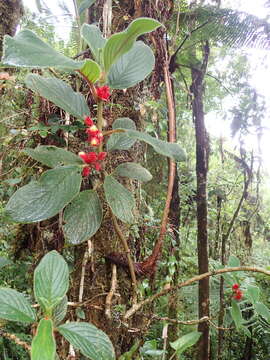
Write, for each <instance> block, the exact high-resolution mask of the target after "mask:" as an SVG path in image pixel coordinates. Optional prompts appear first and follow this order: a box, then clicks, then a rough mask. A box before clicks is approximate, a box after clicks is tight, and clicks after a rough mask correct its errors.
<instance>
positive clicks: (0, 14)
mask: <svg viewBox="0 0 270 360" xmlns="http://www.w3.org/2000/svg"><path fill="white" fill-rule="evenodd" d="M22 15H23V5H22V0H4V1H1V2H0V58H1V56H2V45H3V37H4V35H10V36H14V35H15V32H16V29H17V26H18V24H19V21H20V18H21V17H22Z"/></svg>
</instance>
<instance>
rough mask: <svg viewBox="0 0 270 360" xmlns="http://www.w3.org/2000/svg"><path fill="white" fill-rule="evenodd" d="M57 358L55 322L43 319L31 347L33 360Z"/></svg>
mask: <svg viewBox="0 0 270 360" xmlns="http://www.w3.org/2000/svg"><path fill="white" fill-rule="evenodd" d="M55 356H56V343H55V339H54V335H53V322H52V320H50V319H48V320H47V319H41V320H40V322H39V324H38V328H37V333H36V336H35V337H34V339H33V341H32V345H31V360H55Z"/></svg>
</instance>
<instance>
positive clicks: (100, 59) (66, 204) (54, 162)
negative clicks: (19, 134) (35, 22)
mask: <svg viewBox="0 0 270 360" xmlns="http://www.w3.org/2000/svg"><path fill="white" fill-rule="evenodd" d="M159 26H161V24H160V23H159V22H158V21H156V20H153V19H150V18H138V19H136V20H134V21H133V22H132V23H131V24H130V25H129V26H128V28H127V29H126V30H125V31H122V32H120V33H117V34H114V35H112V36H111V37H110V38H109V39H105V38H104V37H103V36H102V34H101V32H100V30H99V28H98V27H97V26H96V25H88V24H84V25H83V26H82V28H81V36H82V38H83V39H84V41H85V42H86V43H87V44H88V46H89V48H90V51H91V53H92V56H93V58H94V59H95V60H92V59H86V60H83V61H76V60H73V59H70V58H68V57H66V56H64V55H62V54H60V53H58V52H57V51H56V50H54V49H53V48H51V47H50V46H49V45H47V44H46V43H44V42H43V41H42V40H41V39H40V38H39V37H37V36H36V35H35V34H34V33H33V32H32V31H30V30H23V31H21V32H19V33H18V34H17V35H16V36H15V37H14V38H11V37H10V36H6V37H5V41H4V55H3V58H2V62H3V64H4V65H5V66H17V67H27V68H31V69H45V68H48V67H54V68H55V70H56V71H65V72H74V71H75V72H77V73H78V74H79V76H80V77H82V78H83V79H84V80H85V81H86V82H87V84H88V85H89V88H90V90H91V92H92V96H93V98H94V100H96V102H97V121H96V123H95V122H94V121H93V120H92V119H91V118H90V111H89V108H88V105H87V101H86V99H85V97H84V95H83V94H81V93H79V92H75V91H74V90H73V89H72V87H71V86H70V85H69V84H67V83H66V82H65V81H63V80H60V78H56V77H44V76H41V75H38V74H32V73H31V74H29V75H27V77H26V79H25V84H26V86H27V87H28V88H29V89H31V90H32V91H33V92H36V93H38V94H39V95H40V96H42V97H44V98H45V99H47V100H49V101H51V102H53V103H54V104H55V105H57V106H58V107H59V108H61V109H63V110H64V111H65V112H66V113H68V114H69V115H72V116H73V118H75V119H76V121H79V122H81V123H82V127H83V121H84V122H85V126H86V132H87V134H88V139H87V141H88V143H89V145H90V146H91V147H95V146H96V147H98V150H97V151H91V152H89V153H86V154H85V153H79V156H78V155H76V154H74V153H72V152H70V151H68V150H65V149H63V148H59V147H56V146H53V145H50V146H47V145H41V146H38V147H36V148H35V149H31V148H26V149H24V150H23V151H24V153H25V154H26V155H28V156H30V157H31V158H32V159H34V160H36V161H38V162H39V163H41V164H42V165H43V166H46V167H48V168H51V169H49V170H46V171H45V172H43V174H42V175H41V177H40V178H39V179H35V180H32V181H31V182H30V183H29V184H27V185H25V186H23V187H22V188H20V189H19V190H17V191H16V192H15V193H14V194H13V196H12V197H11V198H10V200H9V202H8V204H7V206H6V210H7V212H8V214H9V215H10V216H11V217H12V218H13V219H14V220H15V221H17V222H21V223H33V222H38V221H43V220H46V219H49V218H51V217H53V216H55V215H57V214H58V213H59V212H62V210H64V216H63V220H64V225H63V228H62V229H63V232H64V235H65V238H66V240H67V241H68V242H69V243H71V244H80V243H82V242H84V241H86V240H88V239H89V238H91V237H92V236H93V235H94V234H95V233H96V232H97V231H98V229H99V228H100V226H101V224H102V207H103V206H102V201H101V199H100V196H99V192H98V191H97V188H99V187H100V188H101V187H102V186H103V191H104V193H105V199H106V202H107V203H108V205H109V207H110V208H111V211H112V212H113V214H114V215H115V216H116V217H117V218H118V219H120V220H121V221H123V222H126V223H129V224H132V223H134V221H135V220H134V216H133V210H134V206H135V201H134V198H133V195H132V193H131V192H130V191H129V190H128V189H127V188H125V187H124V186H123V185H122V184H121V182H119V180H118V178H120V179H121V177H126V178H130V179H135V180H137V181H141V182H145V181H149V180H151V178H152V176H151V174H150V173H149V171H148V170H147V169H145V168H143V167H142V166H141V165H140V164H135V163H124V164H120V165H119V166H118V167H117V168H115V169H114V170H113V172H112V171H110V173H109V174H108V173H106V172H104V175H103V177H102V178H103V179H104V181H101V180H99V186H98V187H95V189H91V188H90V189H89V190H84V191H82V192H80V188H81V182H82V176H89V174H90V173H91V174H92V173H93V172H95V171H96V172H98V171H101V170H102V169H101V164H102V162H103V160H104V159H105V157H106V152H104V151H102V150H103V144H104V140H103V137H104V136H106V137H107V139H108V140H107V145H106V150H107V152H112V151H116V150H119V151H121V150H128V149H130V148H131V147H132V145H133V144H134V143H135V142H136V141H143V142H145V143H146V144H148V145H150V146H152V147H153V149H154V150H155V151H156V152H157V153H159V154H161V155H164V156H167V157H169V158H172V159H174V160H175V161H183V160H185V154H184V151H183V150H182V149H181V148H180V147H179V145H178V144H174V143H168V142H166V141H163V140H160V139H157V138H155V137H152V136H150V135H149V134H146V133H143V132H140V131H137V130H136V125H135V123H134V122H133V121H132V120H131V119H129V118H119V119H116V120H115V121H114V123H113V125H112V130H109V131H105V130H106V129H104V121H103V118H102V109H103V106H104V104H106V103H108V100H109V96H110V93H109V88H110V89H125V88H128V87H131V86H134V85H135V84H137V83H138V82H140V81H141V80H143V79H144V78H145V77H146V76H147V75H148V74H149V73H150V72H151V71H152V69H153V66H154V55H153V52H152V50H151V48H150V47H149V46H148V45H145V44H144V43H143V42H141V41H136V39H137V37H138V36H140V35H142V34H145V33H147V32H150V31H153V30H155V29H156V28H157V27H159ZM134 58H135V59H136V61H134ZM98 85H99V86H98ZM78 229H79V230H78Z"/></svg>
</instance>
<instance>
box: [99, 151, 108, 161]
mask: <svg viewBox="0 0 270 360" xmlns="http://www.w3.org/2000/svg"><path fill="white" fill-rule="evenodd" d="M106 156H107V153H106V152H104V151H102V152H100V153H99V154H98V160H100V161H102V160H104V159H105V157H106Z"/></svg>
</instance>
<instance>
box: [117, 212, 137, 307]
mask: <svg viewBox="0 0 270 360" xmlns="http://www.w3.org/2000/svg"><path fill="white" fill-rule="evenodd" d="M111 214H112V221H113V225H114V228H115V231H116V233H117V235H118V237H119V239H120V240H121V243H122V245H123V247H124V249H125V252H126V256H127V260H128V267H129V271H130V276H131V284H132V288H133V303H134V304H136V303H137V280H136V275H135V270H134V264H133V261H132V258H131V255H130V249H129V247H128V244H127V240H126V238H125V237H124V235H123V233H122V231H121V229H120V227H119V225H118V223H117V220H116V217H115V216H114V214H113V213H112V212H111Z"/></svg>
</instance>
